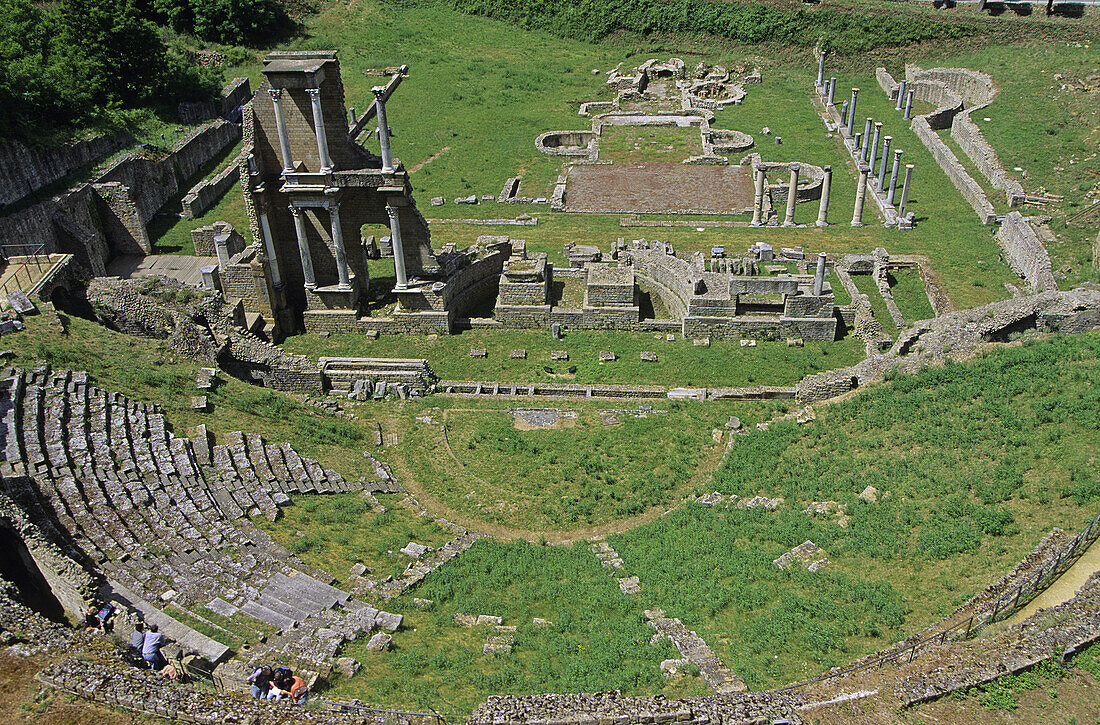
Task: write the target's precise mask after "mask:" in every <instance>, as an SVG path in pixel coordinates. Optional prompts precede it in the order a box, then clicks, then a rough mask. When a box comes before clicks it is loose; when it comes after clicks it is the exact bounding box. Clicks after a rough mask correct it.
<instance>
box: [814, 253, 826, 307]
mask: <svg viewBox="0 0 1100 725" xmlns="http://www.w3.org/2000/svg"><path fill="white" fill-rule="evenodd" d="M824 287H825V252H821V253H820V254H818V255H817V273H816V274H814V297H820V296H821V290H822V289H823V288H824Z"/></svg>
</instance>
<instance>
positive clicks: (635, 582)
mask: <svg viewBox="0 0 1100 725" xmlns="http://www.w3.org/2000/svg"><path fill="white" fill-rule="evenodd" d="M616 581H618V582H619V589H621V590H622V592H623V594H638V593H640V592H641V591H642V584H641V580H640V579H639V578H638V577H636V576H626V577H623V578H621V579H617V580H616Z"/></svg>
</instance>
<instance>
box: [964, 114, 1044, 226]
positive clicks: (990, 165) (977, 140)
mask: <svg viewBox="0 0 1100 725" xmlns="http://www.w3.org/2000/svg"><path fill="white" fill-rule="evenodd" d="M974 110H977V109H973V108H971V109H967V110H966V111H964V112H963V113H960V114H958V115H957V116H955V120H954V121H952V122H951V138H953V139H955V143H957V144H958V145H959V148H961V149H962V150H963V153H965V154H966V155H967V156H969V157H970V160H971V161H973V162H974V165H975V166H976V167H978V171H980V172H982V174H983V175H984V176H985V177H986V178H987V179H989V183H990V184H992V185H993V187H994V188H996V189H1002V190H1004V192H1005V198H1006V201H1007V202H1008V205H1009V206H1019V205H1020V204H1023V203H1024V200H1025V198H1026V194H1025V193H1024V187H1023V185H1022V184H1020V182H1019V181H1017V180H1016V179H1013V178H1012V177H1010V176H1009V175H1008V172H1006V171H1005V167H1004V166H1002V165H1001V160H1000V159H999V158H997V152H996V151H994V150H993V147H992V146H990V145H989V142H988V141H986V140H985V136H983V135H982V132H981V129H979V128H978V126H977V124H975V123H974V122H973V121H972V120H970V113H971V111H974Z"/></svg>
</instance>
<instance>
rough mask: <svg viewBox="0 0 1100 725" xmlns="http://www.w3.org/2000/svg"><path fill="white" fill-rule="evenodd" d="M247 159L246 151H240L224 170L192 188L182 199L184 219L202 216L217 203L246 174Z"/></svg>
mask: <svg viewBox="0 0 1100 725" xmlns="http://www.w3.org/2000/svg"><path fill="white" fill-rule="evenodd" d="M247 158H248V153H247V151H241V153H240V154H239V155H237V156H236V157H234V158H233V160H232V161H230V162H229V163H228V164H227V165H226V167H225V168H224V169H222V170H221V171H219V172H218V173H217V174H215V175H214V176H212V177H211V178H209V179H203V180H202V181H200V182H199V183H197V184H195V185H194V186H192V187H191V190H190V191H188V192H187V194H186V195H184V197H183V217H184V219H194V218H195V217H198V216H202V215H203V214H205V213H206V210H207V209H209V208H210V207H212V206H214V204H216V203H218V200H219V199H221V198H222V197H223V196H225V194H226V192H228V191H229V190H230V189H231V188H233V185H234V184H236V183H237V182H239V181H240V180H241V174H247V173H248V172H247Z"/></svg>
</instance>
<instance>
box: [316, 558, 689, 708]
mask: <svg viewBox="0 0 1100 725" xmlns="http://www.w3.org/2000/svg"><path fill="white" fill-rule="evenodd" d="M417 596H420V597H424V598H428V599H431V600H433V601H434V604H433V606H432V607H431V609H430V610H428V611H417V610H416V609H414V608H413V607H411V606H410V605H411V601H409V600H408V599H406V598H405V597H402V598H401V599H398V600H394V601H393V602H392V603H387V607H389V608H393V606H392V605H396V607H399V608H402V611H403V612H404V614H405V617H406V619H405V629H404V630H402V631H401V633H400V634H398V635H397V636H396V637H395V638H394V644H395V648H394V650H393V651H391V652H384V653H377V652H367V651H366V650H365V644H366V640H365V638H364V639H361V640H359V641H356V642H353V643H351V644H348V645H346V646H345V647H344V649H343V654H344V655H346V656H351V657H355V658H356V659H357V660H359V661H360V662H362V663H363V669H362V670H361V671H360V672H359V673H358V674H357V675H356V676H355V677H352V678H350V679H341V680H339V681H337V682H336V685H335V687H333V688H332V689H331V690H329V691H328V693H327V694H328V695H330V696H332V697H334V698H336V699H341V700H347V699H350V698H358V699H361V700H363V701H365V702H368V703H383V704H384V705H385V706H386V707H405V708H412V709H415V710H423V709H425V708H431V709H433V710H435V711H439V712H443V713H446V714H447V715H448V719H452V718H453V719H454V720H460V719H461V718H462V717H465V715H466V714H467V713H469V711H470V710H472V709H473V708H474V707H475V706H476V705H477V704H478V703H480V702H482V701H484V699H485V697H486V695H489V694H494V693H503V692H508V693H516V694H529V693H540V692H600V691H606V690H611V689H618V690H622V691H623V693H624V694H630V695H633V694H639V695H640V694H651V693H661V694H664V695H665V696H667V697H670V698H675V697H684V696H690V695H696V696H697V695H705V694H707V692H708V689H707V688H706V685H705V684H703V683H702V681H701V680H700V678H699V677H698V676H696V677H692V678H687V679H685V680H674V681H671V682H667V683H666V682H665V681H664V678H663V677H662V676H661V674H660V671H659V665H660V662H661V660H664V659H674V658H676V657H678V655H677V654H676V650H675V649H674V648H673V647H672V646H671V645H670V644H669V643H668V642H667V641H666V642H663V643H661V644H659V645H656V646H652V645H650V644H649V638H650V637H651V636H652V634H653V630H652V629H650V628H649V627H647V626H646V625H645V624H644V623H643V616H642V609H643V608H644V607H643V606H642V604H641V602H640V601H639V600H637V599H634V598H631V597H627V596H624V595H623V594H622V593H621V592H620V591H619V587H618V585H617V584H616V582H615V580H614V578H612V574H611V573H610V572H608V571H607V570H606V569H604V568H603V566H601V564H600V563H599V560H597V559H596V557H595V556H594V555H593V554H592V553H591V552H590V551H589V550H588V547H587V546H585V545H584V544H578V545H575V546H572V547H557V546H538V545H535V544H529V543H527V542H514V543H499V542H493V541H480V542H478V543H477V544H475V545H474V546H473V548H471V549H470V550H468V551H467V552H465V553H464V554H462V556H460V557H458V558H457V559H455V560H453V561H452V562H450V563H449V564H447V565H446V566H445V567H443V568H441V569H439V570H438V571H437V572H435V573H434V574H432V575H431V576H430V577H429V579H428V580H427V581H425V583H424V584H423V585H422V586H421V587H420V588H419V589H418V590H417ZM456 612H461V613H464V614H491V615H496V616H500V617H502V618H503V620H504V625H505V626H515V627H517V630H516V632H515V634H514V637H515V643H514V648H513V650H512V652H511V654H485V653H483V652H482V647H483V645H484V644H485V639H486V636H488V635H490V634H493V632H492V631H491V628H490V627H488V626H482V627H474V628H465V627H459V626H457V625H455V624H454V623H453V621H452V617H453V615H454V614H455V613H456ZM534 617H539V618H542V619H546V620H549V621H550V622H552V624H550V625H548V626H545V627H537V626H535V625H534V624H533V623H532V619H533V618H534Z"/></svg>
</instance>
